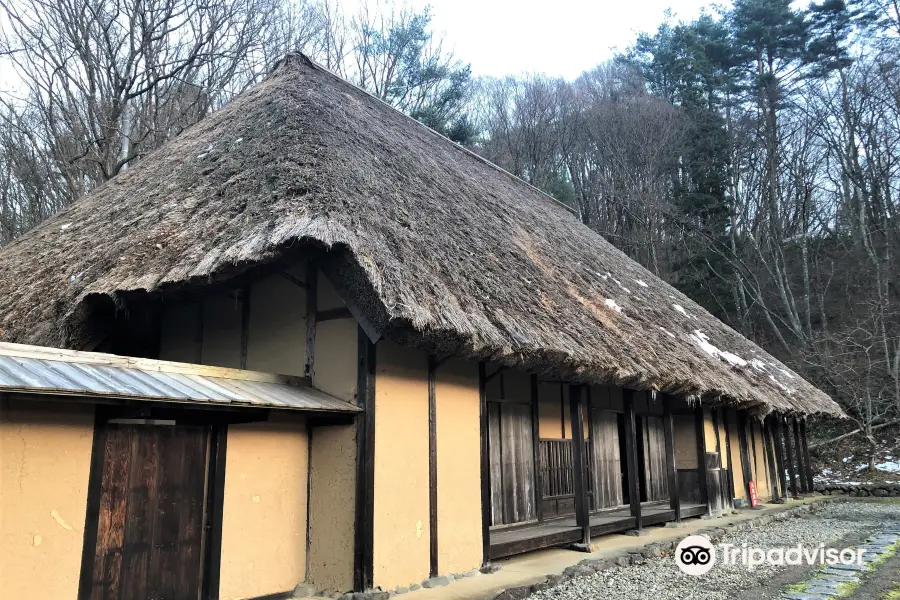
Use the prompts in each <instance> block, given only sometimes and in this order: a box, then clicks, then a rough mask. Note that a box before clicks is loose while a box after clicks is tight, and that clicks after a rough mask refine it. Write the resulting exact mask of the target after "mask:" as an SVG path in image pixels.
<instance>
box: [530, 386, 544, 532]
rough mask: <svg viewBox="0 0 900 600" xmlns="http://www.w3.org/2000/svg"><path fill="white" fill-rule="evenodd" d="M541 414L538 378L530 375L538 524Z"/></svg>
mask: <svg viewBox="0 0 900 600" xmlns="http://www.w3.org/2000/svg"><path fill="white" fill-rule="evenodd" d="M540 429H541V413H540V401H539V398H538V376H537V374H536V373H532V374H531V449H532V454H533V456H534V458H533V461H534V506H535V509H536V511H537V518H538V522H541V521H543V520H544V506H543V502H542V500H543V490H544V481H543V476H544V474H543V472H542V471H541V431H540Z"/></svg>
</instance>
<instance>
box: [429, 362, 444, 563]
mask: <svg viewBox="0 0 900 600" xmlns="http://www.w3.org/2000/svg"><path fill="white" fill-rule="evenodd" d="M446 360H447V357H444V358H441V359H438V358H437V357H436V356H435V355H433V354H429V355H428V519H429V534H430V538H429V542H430V545H429V553H430V568H429V572H430V574H431V575H430V576H431V577H437V575H438V513H437V510H438V493H437V490H438V487H437V486H438V480H437V477H438V472H437V369H438V367H439V366H441V365H442V364H443V363H444V361H446Z"/></svg>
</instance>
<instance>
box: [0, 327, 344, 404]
mask: <svg viewBox="0 0 900 600" xmlns="http://www.w3.org/2000/svg"><path fill="white" fill-rule="evenodd" d="M0 392H21V393H30V394H47V395H56V396H82V397H90V398H115V399H126V400H153V401H168V402H183V403H191V404H220V405H228V406H254V407H262V408H281V409H291V410H306V411H327V412H345V413H353V412H358V411H359V409H358V408H357V407H356V406H354V405H353V404H350V403H349V402H345V401H343V400H340V399H339V398H335V397H334V396H331V395H329V394H326V393H325V392H323V391H321V390H317V389H315V388H313V387H311V386H309V385H304V384H303V383H302V382H300V381H299V380H297V379H296V378H289V377H283V376H278V375H271V374H266V373H256V372H252V371H242V370H239V369H222V368H218V367H206V366H202V365H190V364H186V363H172V362H167V361H155V360H148V359H133V358H128V357H121V356H114V355H110V354H100V353H95V352H77V351H72V350H57V349H54V348H41V347H37V346H24V345H19V344H0Z"/></svg>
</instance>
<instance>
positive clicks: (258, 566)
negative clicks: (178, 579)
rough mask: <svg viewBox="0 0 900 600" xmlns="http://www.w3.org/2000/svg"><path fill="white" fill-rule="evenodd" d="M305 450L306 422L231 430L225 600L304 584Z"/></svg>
mask: <svg viewBox="0 0 900 600" xmlns="http://www.w3.org/2000/svg"><path fill="white" fill-rule="evenodd" d="M273 419H275V417H273ZM308 447H309V442H308V439H307V432H306V422H305V421H304V420H303V418H302V417H296V416H291V417H280V418H278V420H270V421H268V422H264V423H248V424H241V425H229V426H228V443H227V447H226V448H227V449H226V459H225V494H224V500H223V502H224V503H223V509H222V510H223V514H222V566H221V570H220V575H219V577H220V588H219V590H220V597H221V598H228V599H232V598H233V599H237V598H249V597H255V596H262V595H265V594H274V593H278V592H284V591H288V590H292V589H293V588H294V586H296V585H297V583H299V582H300V581H303V579H304V577H305V574H306V501H307V498H306V493H307V470H308V465H309V457H308Z"/></svg>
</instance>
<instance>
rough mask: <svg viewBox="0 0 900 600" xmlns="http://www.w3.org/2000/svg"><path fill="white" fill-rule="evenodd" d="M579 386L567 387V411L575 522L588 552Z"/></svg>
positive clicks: (589, 539)
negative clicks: (568, 412) (573, 478)
mask: <svg viewBox="0 0 900 600" xmlns="http://www.w3.org/2000/svg"><path fill="white" fill-rule="evenodd" d="M582 390H583V386H581V385H571V386H569V409H570V412H571V418H572V454H573V458H574V459H575V466H574V473H573V475H574V476H575V522H576V524H577V525H578V527H580V528H581V543H582V544H583V545H584V549H586V550H588V551H589V550H590V546H591V517H590V505H589V501H588V496H587V486H586V485H585V480H584V479H585V476H586V475H587V472H588V470H587V462H586V461H585V456H584V418H583V414H584V411H583V410H582V403H583V401H582Z"/></svg>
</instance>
